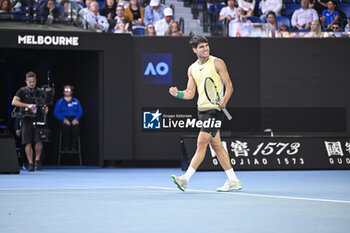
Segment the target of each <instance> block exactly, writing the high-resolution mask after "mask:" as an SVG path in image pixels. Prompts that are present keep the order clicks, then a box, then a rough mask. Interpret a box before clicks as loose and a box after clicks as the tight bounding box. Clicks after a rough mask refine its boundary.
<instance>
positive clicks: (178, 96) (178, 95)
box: [175, 91, 184, 99]
mask: <svg viewBox="0 0 350 233" xmlns="http://www.w3.org/2000/svg"><path fill="white" fill-rule="evenodd" d="M175 97H176V98H179V99H183V98H184V92H183V91H178V92H177V96H175Z"/></svg>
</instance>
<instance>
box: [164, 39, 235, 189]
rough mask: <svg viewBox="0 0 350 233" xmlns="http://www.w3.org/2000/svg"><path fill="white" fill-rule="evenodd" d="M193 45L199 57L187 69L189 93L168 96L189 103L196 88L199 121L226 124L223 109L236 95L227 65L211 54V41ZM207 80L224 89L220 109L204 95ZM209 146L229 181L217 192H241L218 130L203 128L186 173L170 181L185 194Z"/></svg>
mask: <svg viewBox="0 0 350 233" xmlns="http://www.w3.org/2000/svg"><path fill="white" fill-rule="evenodd" d="M190 45H191V46H192V49H193V52H194V53H195V54H196V55H197V58H198V60H197V61H195V62H194V63H193V64H192V65H191V66H190V67H189V68H188V71H187V74H188V82H187V88H186V90H183V91H179V90H178V89H177V88H176V87H171V88H170V89H169V93H170V94H171V95H172V96H174V97H176V98H179V99H185V100H189V99H193V98H194V96H195V92H196V88H197V91H198V101H197V105H198V119H199V120H202V121H205V120H207V119H209V118H215V119H216V120H223V119H224V114H223V112H222V111H221V109H222V108H225V107H226V104H227V102H228V101H229V99H230V97H231V95H232V92H233V87H232V82H231V79H230V76H229V74H228V72H227V68H226V65H225V62H224V61H223V60H221V59H219V58H216V57H214V56H211V55H210V54H209V53H210V48H209V43H208V39H207V38H206V37H204V36H194V37H192V38H191V40H190ZM206 77H211V78H212V79H213V80H214V82H215V83H216V85H217V88H218V91H219V93H220V92H221V91H222V89H223V85H225V90H226V91H225V95H224V96H223V98H222V99H221V101H220V104H219V105H214V104H212V103H210V101H209V100H208V99H207V97H206V95H205V90H204V83H205V78H206ZM208 144H210V145H211V147H212V148H213V149H214V151H215V153H216V155H217V157H218V159H219V162H220V164H221V166H222V167H223V169H224V171H225V173H226V175H227V177H228V179H227V181H226V183H225V184H224V185H223V186H222V187H219V188H217V189H216V191H218V192H228V191H232V190H239V189H241V188H242V183H241V182H240V180H239V179H238V178H237V176H236V174H235V172H234V170H233V168H232V166H231V163H230V159H229V156H228V153H227V151H226V150H225V149H224V147H223V145H222V143H221V138H220V129H219V128H204V127H203V128H201V130H200V132H199V135H198V139H197V150H196V152H195V154H194V156H193V158H192V160H191V164H190V166H189V167H188V169H187V171H186V173H185V174H183V175H182V176H179V177H177V176H175V175H172V176H171V180H172V181H173V182H174V183H175V184H176V185H177V187H178V188H179V189H180V190H182V191H185V189H186V187H187V183H188V181H189V180H190V178H191V177H192V175H193V174H194V173H195V172H196V170H197V169H198V167H199V165H200V164H201V163H202V161H203V159H204V156H205V153H206V151H207V147H208Z"/></svg>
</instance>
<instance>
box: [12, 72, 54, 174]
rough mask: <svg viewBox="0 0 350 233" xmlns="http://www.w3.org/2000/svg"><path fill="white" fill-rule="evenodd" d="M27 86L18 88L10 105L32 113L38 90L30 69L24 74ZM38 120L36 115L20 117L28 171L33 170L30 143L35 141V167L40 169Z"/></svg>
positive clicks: (40, 150)
mask: <svg viewBox="0 0 350 233" xmlns="http://www.w3.org/2000/svg"><path fill="white" fill-rule="evenodd" d="M26 83H27V86H25V87H22V88H20V89H19V90H18V91H17V92H16V95H15V96H14V97H13V100H12V105H13V106H16V107H20V108H26V109H28V110H30V111H31V112H32V113H33V114H36V113H37V111H38V110H39V109H37V106H36V103H35V96H38V95H40V94H38V92H39V90H38V89H37V88H36V74H35V73H34V72H32V71H30V72H28V73H27V74H26ZM47 112H48V107H45V114H47ZM37 121H38V115H36V116H35V117H28V116H27V117H24V118H23V119H22V125H21V127H22V144H24V145H25V148H24V150H25V152H26V155H27V159H28V163H29V164H28V171H34V164H33V149H32V143H33V141H34V142H35V154H36V156H35V169H37V170H41V169H42V165H41V162H40V155H41V152H42V149H43V144H42V142H41V138H40V134H39V131H40V130H39V129H38V128H37V127H35V125H34V123H35V122H37Z"/></svg>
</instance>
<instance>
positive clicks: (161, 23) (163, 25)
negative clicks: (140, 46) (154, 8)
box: [154, 7, 173, 36]
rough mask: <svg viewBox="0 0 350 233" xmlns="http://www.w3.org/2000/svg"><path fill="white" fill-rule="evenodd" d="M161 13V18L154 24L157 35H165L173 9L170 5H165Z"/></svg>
mask: <svg viewBox="0 0 350 233" xmlns="http://www.w3.org/2000/svg"><path fill="white" fill-rule="evenodd" d="M163 15H164V17H163V19H161V20H158V21H157V22H156V23H155V25H154V28H155V30H156V33H157V36H164V35H165V32H166V31H167V30H168V27H169V23H170V21H171V20H172V19H173V10H172V9H171V8H170V7H167V8H165V9H164V12H163Z"/></svg>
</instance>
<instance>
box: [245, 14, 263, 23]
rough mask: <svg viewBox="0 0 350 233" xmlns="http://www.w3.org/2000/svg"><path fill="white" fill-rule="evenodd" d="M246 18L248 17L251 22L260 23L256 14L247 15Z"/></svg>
mask: <svg viewBox="0 0 350 233" xmlns="http://www.w3.org/2000/svg"><path fill="white" fill-rule="evenodd" d="M247 19H249V20H250V21H251V22H252V23H262V21H261V19H260V18H259V17H256V16H249V17H247Z"/></svg>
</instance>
